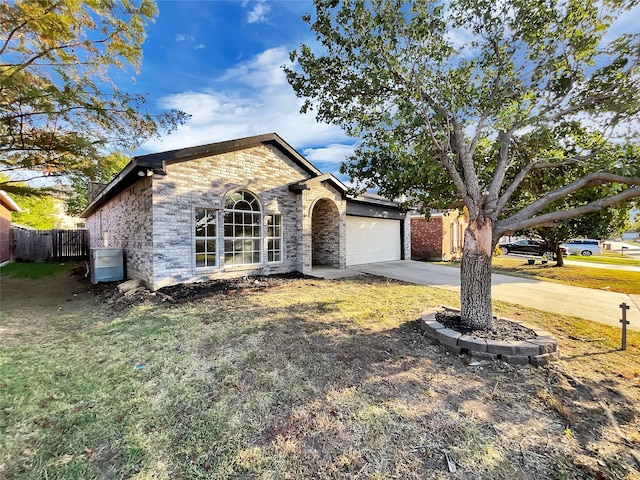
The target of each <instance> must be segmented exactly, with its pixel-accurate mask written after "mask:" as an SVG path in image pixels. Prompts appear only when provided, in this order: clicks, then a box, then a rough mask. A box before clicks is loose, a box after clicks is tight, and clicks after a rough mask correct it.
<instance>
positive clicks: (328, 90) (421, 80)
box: [286, 0, 640, 328]
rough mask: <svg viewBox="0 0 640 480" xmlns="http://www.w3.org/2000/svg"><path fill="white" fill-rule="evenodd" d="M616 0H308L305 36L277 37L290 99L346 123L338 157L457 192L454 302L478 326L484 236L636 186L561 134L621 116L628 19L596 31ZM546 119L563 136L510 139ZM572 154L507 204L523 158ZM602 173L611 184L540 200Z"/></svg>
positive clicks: (489, 247)
mask: <svg viewBox="0 0 640 480" xmlns="http://www.w3.org/2000/svg"><path fill="white" fill-rule="evenodd" d="M632 3H633V2H629V3H628V4H625V3H624V2H611V3H609V2H605V3H602V2H598V3H595V2H578V1H574V0H567V1H557V0H546V1H544V2H540V1H528V0H505V1H504V2H497V3H496V2H494V1H490V0H452V1H451V2H442V3H439V2H433V1H426V0H415V1H411V2H405V1H401V0H342V1H339V0H330V1H327V0H316V1H315V7H316V12H315V18H314V19H313V21H312V18H311V16H308V17H306V18H305V20H306V21H307V22H308V23H310V25H311V29H312V30H313V31H314V32H315V34H316V40H317V43H316V44H314V46H313V48H312V47H310V46H308V45H302V46H301V47H300V48H299V49H298V50H297V51H295V52H292V54H291V59H292V60H293V61H297V65H294V66H293V67H291V68H287V69H286V72H287V76H288V80H289V82H290V83H291V85H292V86H293V88H294V90H295V91H296V93H297V94H298V95H299V96H301V97H304V98H306V101H305V103H304V106H303V108H302V110H303V111H307V110H312V109H315V111H316V115H317V118H318V119H319V120H321V121H325V122H329V123H333V124H337V125H340V126H342V127H343V128H344V129H345V131H346V132H347V133H348V134H350V135H352V136H355V137H358V138H360V139H361V143H360V146H359V148H358V149H357V150H356V153H355V155H354V156H353V158H351V159H349V161H348V162H347V163H346V164H345V165H344V168H343V171H344V172H346V173H348V174H349V175H350V176H351V177H352V179H355V180H357V181H359V182H360V184H361V186H362V187H363V188H374V187H375V188H378V189H379V191H380V193H381V194H382V195H385V196H387V197H389V198H393V197H397V196H399V195H402V194H408V195H409V196H410V197H411V198H414V199H417V200H419V201H421V202H422V203H423V205H424V206H425V207H440V208H444V207H448V206H451V205H455V204H460V203H462V204H463V205H465V206H466V207H467V209H468V211H469V217H470V224H469V227H468V228H467V230H466V232H465V238H464V255H463V257H462V264H461V305H462V311H461V316H462V318H463V321H464V322H466V323H467V324H468V325H470V326H472V327H476V328H477V327H479V328H488V327H490V326H491V323H492V311H491V277H490V274H491V254H492V251H493V247H494V246H495V245H496V243H497V241H498V239H499V238H500V236H502V235H503V234H505V233H507V232H514V231H518V230H522V229H525V228H531V227H534V226H536V225H541V224H545V223H548V222H550V221H560V220H565V219H568V218H572V217H575V216H578V215H582V214H585V213H590V212H594V211H598V210H600V209H602V208H606V207H608V206H610V205H614V204H617V203H620V202H623V201H625V200H627V199H629V198H632V197H634V196H637V195H638V194H640V188H638V185H640V178H638V176H637V174H635V173H633V172H631V167H632V166H630V165H628V164H627V163H626V162H624V161H623V162H622V164H621V165H620V166H619V167H618V166H617V167H616V168H614V169H612V170H607V171H603V170H601V169H600V168H599V165H598V162H597V161H592V160H593V158H594V157H593V152H594V151H597V149H598V145H594V148H593V149H591V150H584V149H581V148H578V147H576V148H575V149H572V148H570V147H571V141H572V136H573V135H572V133H571V132H572V129H573V126H574V125H580V123H582V125H581V128H586V129H588V130H589V131H591V132H601V133H602V134H603V138H606V137H609V138H611V135H613V134H616V135H618V134H621V133H623V132H625V133H627V132H626V131H625V128H626V127H629V126H632V125H634V123H633V122H634V121H635V122H636V123H635V125H636V126H637V119H638V111H639V109H640V107H639V105H640V95H639V93H638V80H639V79H638V76H639V75H638V73H639V66H638V61H639V56H640V45H639V40H638V35H637V34H634V35H621V36H619V37H618V38H614V39H612V40H609V38H610V37H605V35H606V34H607V33H608V29H609V28H610V26H611V24H612V22H613V21H614V20H615V18H616V17H617V16H619V15H620V14H622V13H623V12H624V10H625V8H627V7H630V6H631V4H632ZM316 52H317V53H316ZM561 123H562V124H564V125H565V126H566V128H567V135H566V138H558V141H559V142H560V144H563V145H564V149H563V151H561V152H556V151H547V150H545V149H540V150H538V151H535V154H534V155H533V156H531V157H529V158H519V157H518V156H517V155H516V154H517V152H518V149H517V148H514V145H515V143H516V142H517V141H518V140H519V139H520V138H521V137H522V136H523V135H524V134H525V132H527V131H535V130H539V129H542V128H546V129H550V128H552V127H554V126H555V125H558V124H561ZM629 128H631V127H629ZM628 133H629V134H630V135H633V134H636V135H637V133H635V132H628ZM634 138H636V139H637V136H636V137H634ZM480 145H483V148H479V146H480ZM487 152H488V153H490V154H486V153H487ZM563 152H574V153H573V154H568V155H566V156H565V154H564V153H563ZM574 164H576V165H577V164H580V165H582V166H583V168H584V175H583V176H582V177H580V178H577V179H575V180H573V181H570V182H569V183H567V184H566V185H562V186H561V187H557V186H555V185H549V186H548V189H547V190H546V193H545V194H544V195H541V196H538V197H537V198H535V199H532V201H531V203H529V204H528V205H526V206H524V207H523V208H520V209H518V210H509V209H508V207H509V205H510V202H511V200H512V198H513V197H514V195H515V194H516V192H518V191H520V190H522V189H523V188H524V187H523V182H525V181H526V180H527V178H529V177H530V175H531V174H532V173H533V172H537V171H543V170H544V171H548V172H552V173H550V174H551V175H553V174H554V173H553V172H561V171H562V170H563V169H564V168H566V167H567V166H569V165H574ZM636 167H637V165H636ZM602 184H613V185H616V190H617V193H615V194H613V195H611V196H609V197H606V198H601V199H598V200H595V201H592V202H589V203H588V204H586V205H582V206H580V207H576V208H570V209H569V210H565V211H557V212H553V213H547V214H544V213H542V212H543V211H544V209H545V208H547V207H550V206H552V205H553V204H555V203H556V202H558V201H559V200H560V199H562V198H564V197H568V196H571V195H572V194H574V193H575V192H577V191H579V190H580V189H582V188H585V187H588V186H595V185H602Z"/></svg>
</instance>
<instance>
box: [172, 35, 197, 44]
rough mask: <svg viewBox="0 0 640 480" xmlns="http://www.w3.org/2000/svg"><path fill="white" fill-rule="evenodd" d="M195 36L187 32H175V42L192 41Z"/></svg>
mask: <svg viewBox="0 0 640 480" xmlns="http://www.w3.org/2000/svg"><path fill="white" fill-rule="evenodd" d="M194 40H195V38H193V35H189V34H187V33H176V42H178V43H180V42H193V41H194Z"/></svg>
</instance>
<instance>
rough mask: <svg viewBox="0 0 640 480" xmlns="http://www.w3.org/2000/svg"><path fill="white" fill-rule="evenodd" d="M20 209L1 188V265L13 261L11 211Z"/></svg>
mask: <svg viewBox="0 0 640 480" xmlns="http://www.w3.org/2000/svg"><path fill="white" fill-rule="evenodd" d="M20 211H21V210H20V207H18V205H17V204H16V202H14V201H13V199H12V198H11V197H10V196H9V194H8V193H7V192H5V191H4V190H0V265H4V264H5V263H7V262H9V261H11V212H20Z"/></svg>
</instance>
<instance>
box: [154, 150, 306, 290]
mask: <svg viewBox="0 0 640 480" xmlns="http://www.w3.org/2000/svg"><path fill="white" fill-rule="evenodd" d="M305 178H307V175H306V174H305V173H304V171H302V170H301V169H300V167H298V166H297V165H296V164H295V163H294V162H292V161H291V160H290V159H289V158H287V157H286V156H284V155H283V154H282V153H281V152H280V150H278V149H277V148H275V147H271V146H265V145H263V146H258V147H254V148H248V149H245V150H240V151H235V152H230V153H225V154H221V155H216V156H213V157H204V158H200V159H195V160H190V161H186V162H179V163H175V164H169V165H167V175H166V176H164V177H161V176H154V177H153V199H154V201H153V249H154V252H155V257H154V265H155V267H154V272H153V288H155V289H157V288H160V287H162V286H165V285H172V284H175V283H183V282H194V281H204V280H209V279H216V278H228V277H234V276H242V275H254V274H273V273H284V272H289V271H295V270H301V269H302V264H303V259H302V257H301V254H302V252H301V251H300V248H299V245H300V241H299V240H300V239H301V238H302V234H301V232H300V223H299V222H300V212H301V198H300V196H299V195H296V194H295V193H292V192H290V191H289V189H288V185H289V184H290V183H293V182H296V181H300V180H303V179H305ZM237 190H246V191H249V192H251V193H252V194H253V195H255V196H256V197H257V198H258V200H259V201H260V204H261V208H262V213H263V215H269V214H280V215H282V235H283V261H281V262H274V263H266V262H264V263H262V264H251V265H236V266H227V265H225V264H224V255H223V245H224V242H223V228H222V225H223V215H224V213H223V209H224V203H223V202H224V199H225V198H226V196H227V195H228V194H229V193H232V192H234V191H237ZM196 207H200V208H211V209H217V210H218V216H217V222H218V229H217V230H218V232H217V233H218V245H217V250H218V266H217V267H216V268H210V269H196V268H195V260H194V259H195V251H194V250H195V240H194V233H193V232H194V209H195V208H196ZM265 260H266V259H265Z"/></svg>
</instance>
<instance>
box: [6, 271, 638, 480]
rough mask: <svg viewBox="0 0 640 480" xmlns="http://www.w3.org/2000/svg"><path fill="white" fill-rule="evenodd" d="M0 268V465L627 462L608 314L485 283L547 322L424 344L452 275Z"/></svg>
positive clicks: (515, 474)
mask: <svg viewBox="0 0 640 480" xmlns="http://www.w3.org/2000/svg"><path fill="white" fill-rule="evenodd" d="M62 275H66V273H63V274H62ZM0 281H1V282H2V285H1V286H2V289H3V299H2V300H3V305H2V309H3V312H2V320H0V339H1V340H0V342H1V347H2V348H1V349H0V365H1V370H0V372H1V373H0V375H1V377H0V412H2V415H1V416H0V478H12V479H44V478H56V479H92V478H96V479H121V478H127V479H152V478H153V479H161V478H166V479H176V478H177V479H229V478H241V479H254V478H255V479H296V480H297V479H306V478H318V479H338V478H345V479H346V478H352V479H353V478H366V479H388V478H399V479H425V478H426V479H431V478H432V479H463V478H474V479H482V478H484V479H500V478H503V479H532V480H533V479H542V478H545V479H547V478H549V479H554V478H557V479H560V478H562V479H586V478H637V476H638V475H640V470H639V469H640V467H639V466H637V465H635V464H634V461H633V459H632V455H631V454H632V450H633V449H636V450H637V449H638V447H639V446H640V415H639V413H640V412H638V408H639V405H640V403H639V399H640V334H639V333H635V332H630V334H629V337H628V344H629V347H628V350H627V351H626V352H620V351H618V350H617V348H618V345H619V333H618V331H617V330H615V329H611V328H609V327H606V326H603V325H598V324H593V323H591V322H586V321H582V320H579V319H572V318H568V317H560V316H558V315H551V314H544V313H541V312H536V311H533V310H531V309H521V308H518V307H515V306H511V305H506V304H501V303H498V304H497V305H496V306H495V307H496V311H497V313H498V314H501V315H506V316H510V317H512V318H518V319H523V320H528V321H529V322H531V323H536V324H538V325H540V326H543V327H544V328H546V329H548V330H551V331H552V332H553V333H554V334H555V335H557V337H558V339H559V346H560V350H561V352H562V359H561V360H559V361H557V362H554V363H553V364H552V365H550V366H548V367H544V368H538V369H536V368H532V367H529V366H524V367H514V366H509V365H506V364H503V363H500V362H488V361H483V362H481V363H480V364H478V363H477V362H474V363H470V361H469V360H468V359H467V358H466V357H464V356H457V355H453V354H449V353H447V352H445V351H444V350H443V349H442V348H441V347H439V346H434V345H431V344H430V343H429V341H427V340H426V339H425V338H424V337H422V336H421V335H420V333H419V330H418V325H417V322H416V319H417V318H418V317H419V315H420V312H421V311H422V310H424V309H425V308H427V307H432V306H437V305H442V304H447V305H452V306H455V305H456V304H457V302H458V300H457V295H456V294H455V293H453V292H449V291H446V290H440V289H434V288H428V287H421V286H414V285H408V284H404V283H400V282H395V281H387V280H384V279H379V278H375V277H368V276H365V277H360V278H353V279H345V280H340V281H322V280H315V279H299V280H291V281H289V282H288V283H286V284H285V285H283V286H278V287H274V288H271V289H264V290H255V291H245V292H233V293H227V294H224V293H223V294H217V295H214V296H211V297H207V298H203V299H199V300H196V301H192V302H188V303H184V304H178V305H170V304H169V303H166V302H165V303H161V302H159V301H153V302H151V301H146V302H144V303H140V304H137V305H135V306H132V307H127V308H123V307H122V305H120V304H118V303H117V302H114V301H113V300H112V299H111V298H110V297H108V296H104V294H103V293H101V291H99V292H97V293H96V292H93V293H87V292H86V289H85V288H84V287H80V286H79V284H78V283H77V280H74V281H75V282H76V283H74V281H70V280H68V279H66V278H63V276H57V277H52V278H50V282H53V283H49V284H47V285H44V284H43V283H41V282H42V280H31V279H17V278H8V277H6V276H2V277H0ZM34 285H37V286H39V287H40V288H38V289H33V288H32V289H29V287H30V286H34ZM54 287H55V288H58V294H57V295H58V296H57V297H55V295H54V294H53V289H54ZM47 288H49V290H47ZM38 292H45V293H43V295H45V294H46V295H47V298H49V300H50V306H49V307H48V308H49V310H46V311H45V308H46V307H44V300H43V299H38V298H36V297H37V296H38ZM27 295H31V298H28V299H24V298H21V297H22V296H27ZM51 310H53V312H54V314H52V313H51ZM447 456H448V457H449V458H450V459H451V460H452V461H453V462H454V463H453V464H452V465H453V466H454V467H455V469H456V471H455V473H452V472H450V470H449V467H448V466H447V462H446V457H447ZM634 476H636V477H634Z"/></svg>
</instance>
